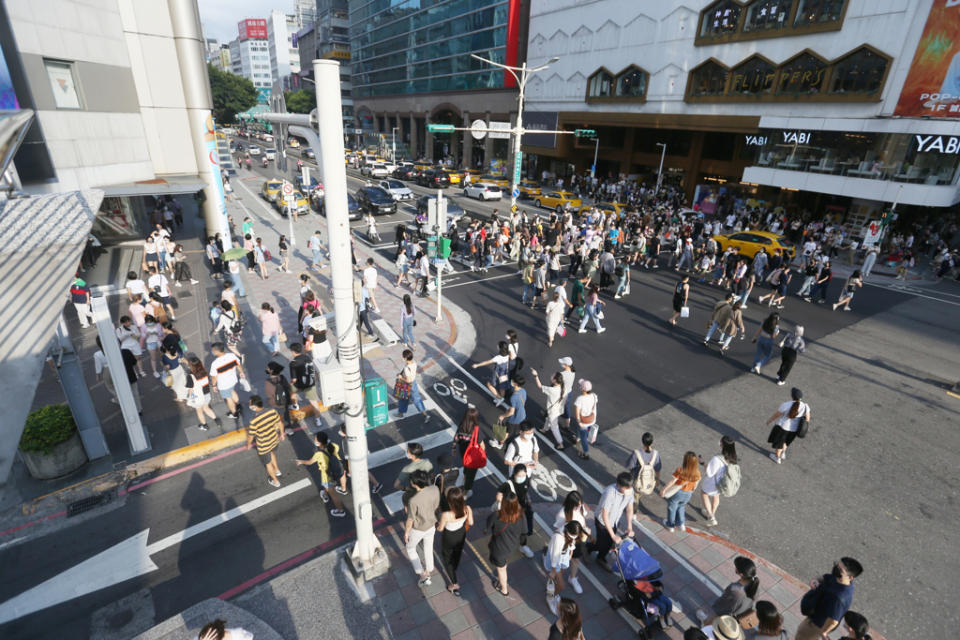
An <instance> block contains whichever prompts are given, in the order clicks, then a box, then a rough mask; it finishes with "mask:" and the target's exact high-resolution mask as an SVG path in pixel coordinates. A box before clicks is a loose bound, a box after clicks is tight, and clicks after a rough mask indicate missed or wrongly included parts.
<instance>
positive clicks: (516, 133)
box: [510, 62, 527, 213]
mask: <svg viewBox="0 0 960 640" xmlns="http://www.w3.org/2000/svg"><path fill="white" fill-rule="evenodd" d="M519 80H520V82H518V83H517V85H518V86H519V90H520V92H519V95H518V96H517V124H516V126H515V127H514V128H513V176H512V177H513V180H512V181H511V184H510V212H511V213H513V212H514V211H516V210H517V195H518V194H519V190H520V186H519V185H520V161H521V160H522V159H523V155H522V153H521V151H520V138H521V137H522V135H523V90H524V88H525V87H526V84H527V63H526V62H524V63H523V64H522V65H521V66H520V77H519Z"/></svg>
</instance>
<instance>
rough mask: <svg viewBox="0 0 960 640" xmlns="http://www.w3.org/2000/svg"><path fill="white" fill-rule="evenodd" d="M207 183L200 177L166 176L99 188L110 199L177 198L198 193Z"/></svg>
mask: <svg viewBox="0 0 960 640" xmlns="http://www.w3.org/2000/svg"><path fill="white" fill-rule="evenodd" d="M205 186H207V183H206V182H204V180H203V178H201V177H200V176H199V175H190V176H165V177H163V178H155V179H153V180H141V181H139V182H126V183H121V184H111V185H107V186H105V187H97V188H98V189H102V190H103V195H104V196H106V197H108V198H111V197H112V198H118V197H122V196H175V195H178V194H181V193H196V192H197V191H200V190H201V189H203V188H204V187H205Z"/></svg>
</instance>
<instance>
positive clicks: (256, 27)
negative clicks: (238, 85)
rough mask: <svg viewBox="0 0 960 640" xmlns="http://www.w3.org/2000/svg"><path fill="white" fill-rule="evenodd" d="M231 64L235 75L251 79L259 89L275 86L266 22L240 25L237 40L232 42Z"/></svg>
mask: <svg viewBox="0 0 960 640" xmlns="http://www.w3.org/2000/svg"><path fill="white" fill-rule="evenodd" d="M230 64H231V67H232V70H233V73H235V74H237V75H238V76H243V77H244V78H247V79H249V80H250V81H251V82H253V86H255V87H257V88H258V89H269V88H270V87H272V86H273V72H272V70H271V65H270V43H269V42H268V40H267V21H266V20H262V19H247V20H241V21H240V22H239V23H238V25H237V38H236V39H235V40H233V41H231V42H230Z"/></svg>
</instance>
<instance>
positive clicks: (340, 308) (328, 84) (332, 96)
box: [313, 60, 387, 580]
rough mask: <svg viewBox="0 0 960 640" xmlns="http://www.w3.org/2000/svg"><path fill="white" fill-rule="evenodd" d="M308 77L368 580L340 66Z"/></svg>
mask: <svg viewBox="0 0 960 640" xmlns="http://www.w3.org/2000/svg"><path fill="white" fill-rule="evenodd" d="M313 77H314V78H315V81H316V85H315V87H316V91H317V128H318V132H319V136H320V148H319V149H317V150H316V151H317V158H318V159H319V160H320V161H321V162H320V166H321V167H323V170H324V175H323V180H324V187H325V188H326V193H325V194H324V198H325V205H326V210H327V234H328V238H329V240H328V241H329V249H330V272H331V273H330V276H331V277H330V279H331V281H332V289H333V311H334V316H335V322H336V331H337V350H338V353H339V359H340V367H341V369H342V370H343V387H344V400H345V402H344V405H345V406H346V413H345V414H344V421H345V426H346V431H347V459H348V460H350V485H351V489H352V495H353V512H354V518H355V522H356V528H357V543H356V545H355V546H354V548H353V552H352V554H351V557H352V561H353V565H354V568H355V569H356V570H357V573H358V574H359V575H361V576H363V577H364V578H365V579H367V580H369V579H371V578H373V577H375V576H376V575H378V574H377V573H376V571H377V570H376V569H375V566H378V567H382V568H383V570H384V571H385V570H386V563H387V559H386V554H385V553H384V551H383V547H381V546H380V543H379V542H378V541H377V538H376V536H375V535H374V533H373V506H372V505H371V504H370V483H369V480H368V479H367V473H368V471H367V436H366V432H365V430H364V419H363V376H362V374H361V371H360V342H359V340H358V334H357V329H358V327H357V326H356V321H357V313H356V309H355V307H354V301H353V269H352V266H351V261H350V220H349V218H348V213H347V173H346V170H345V168H344V164H343V154H344V149H343V111H342V108H341V101H340V63H339V62H337V61H336V60H314V61H313Z"/></svg>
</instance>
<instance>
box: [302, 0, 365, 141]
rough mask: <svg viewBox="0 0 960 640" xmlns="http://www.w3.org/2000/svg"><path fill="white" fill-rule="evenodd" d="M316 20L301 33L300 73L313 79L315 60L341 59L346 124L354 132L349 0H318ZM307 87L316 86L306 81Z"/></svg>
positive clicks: (349, 133) (350, 131)
mask: <svg viewBox="0 0 960 640" xmlns="http://www.w3.org/2000/svg"><path fill="white" fill-rule="evenodd" d="M314 15H315V20H316V22H315V23H314V24H312V25H306V26H304V28H303V29H301V30H300V32H299V33H298V34H297V42H298V44H299V46H300V69H301V72H300V76H301V77H303V78H307V79H310V80H312V79H313V65H312V62H313V60H315V59H317V58H322V59H327V60H337V61H339V62H340V95H341V100H342V103H343V128H344V132H345V134H346V135H348V136H351V135H352V134H353V129H354V122H353V97H352V83H351V78H350V18H349V13H348V7H347V0H317V3H316V12H315V14H314ZM304 88H306V89H311V90H312V89H313V85H310V84H305V85H304Z"/></svg>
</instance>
